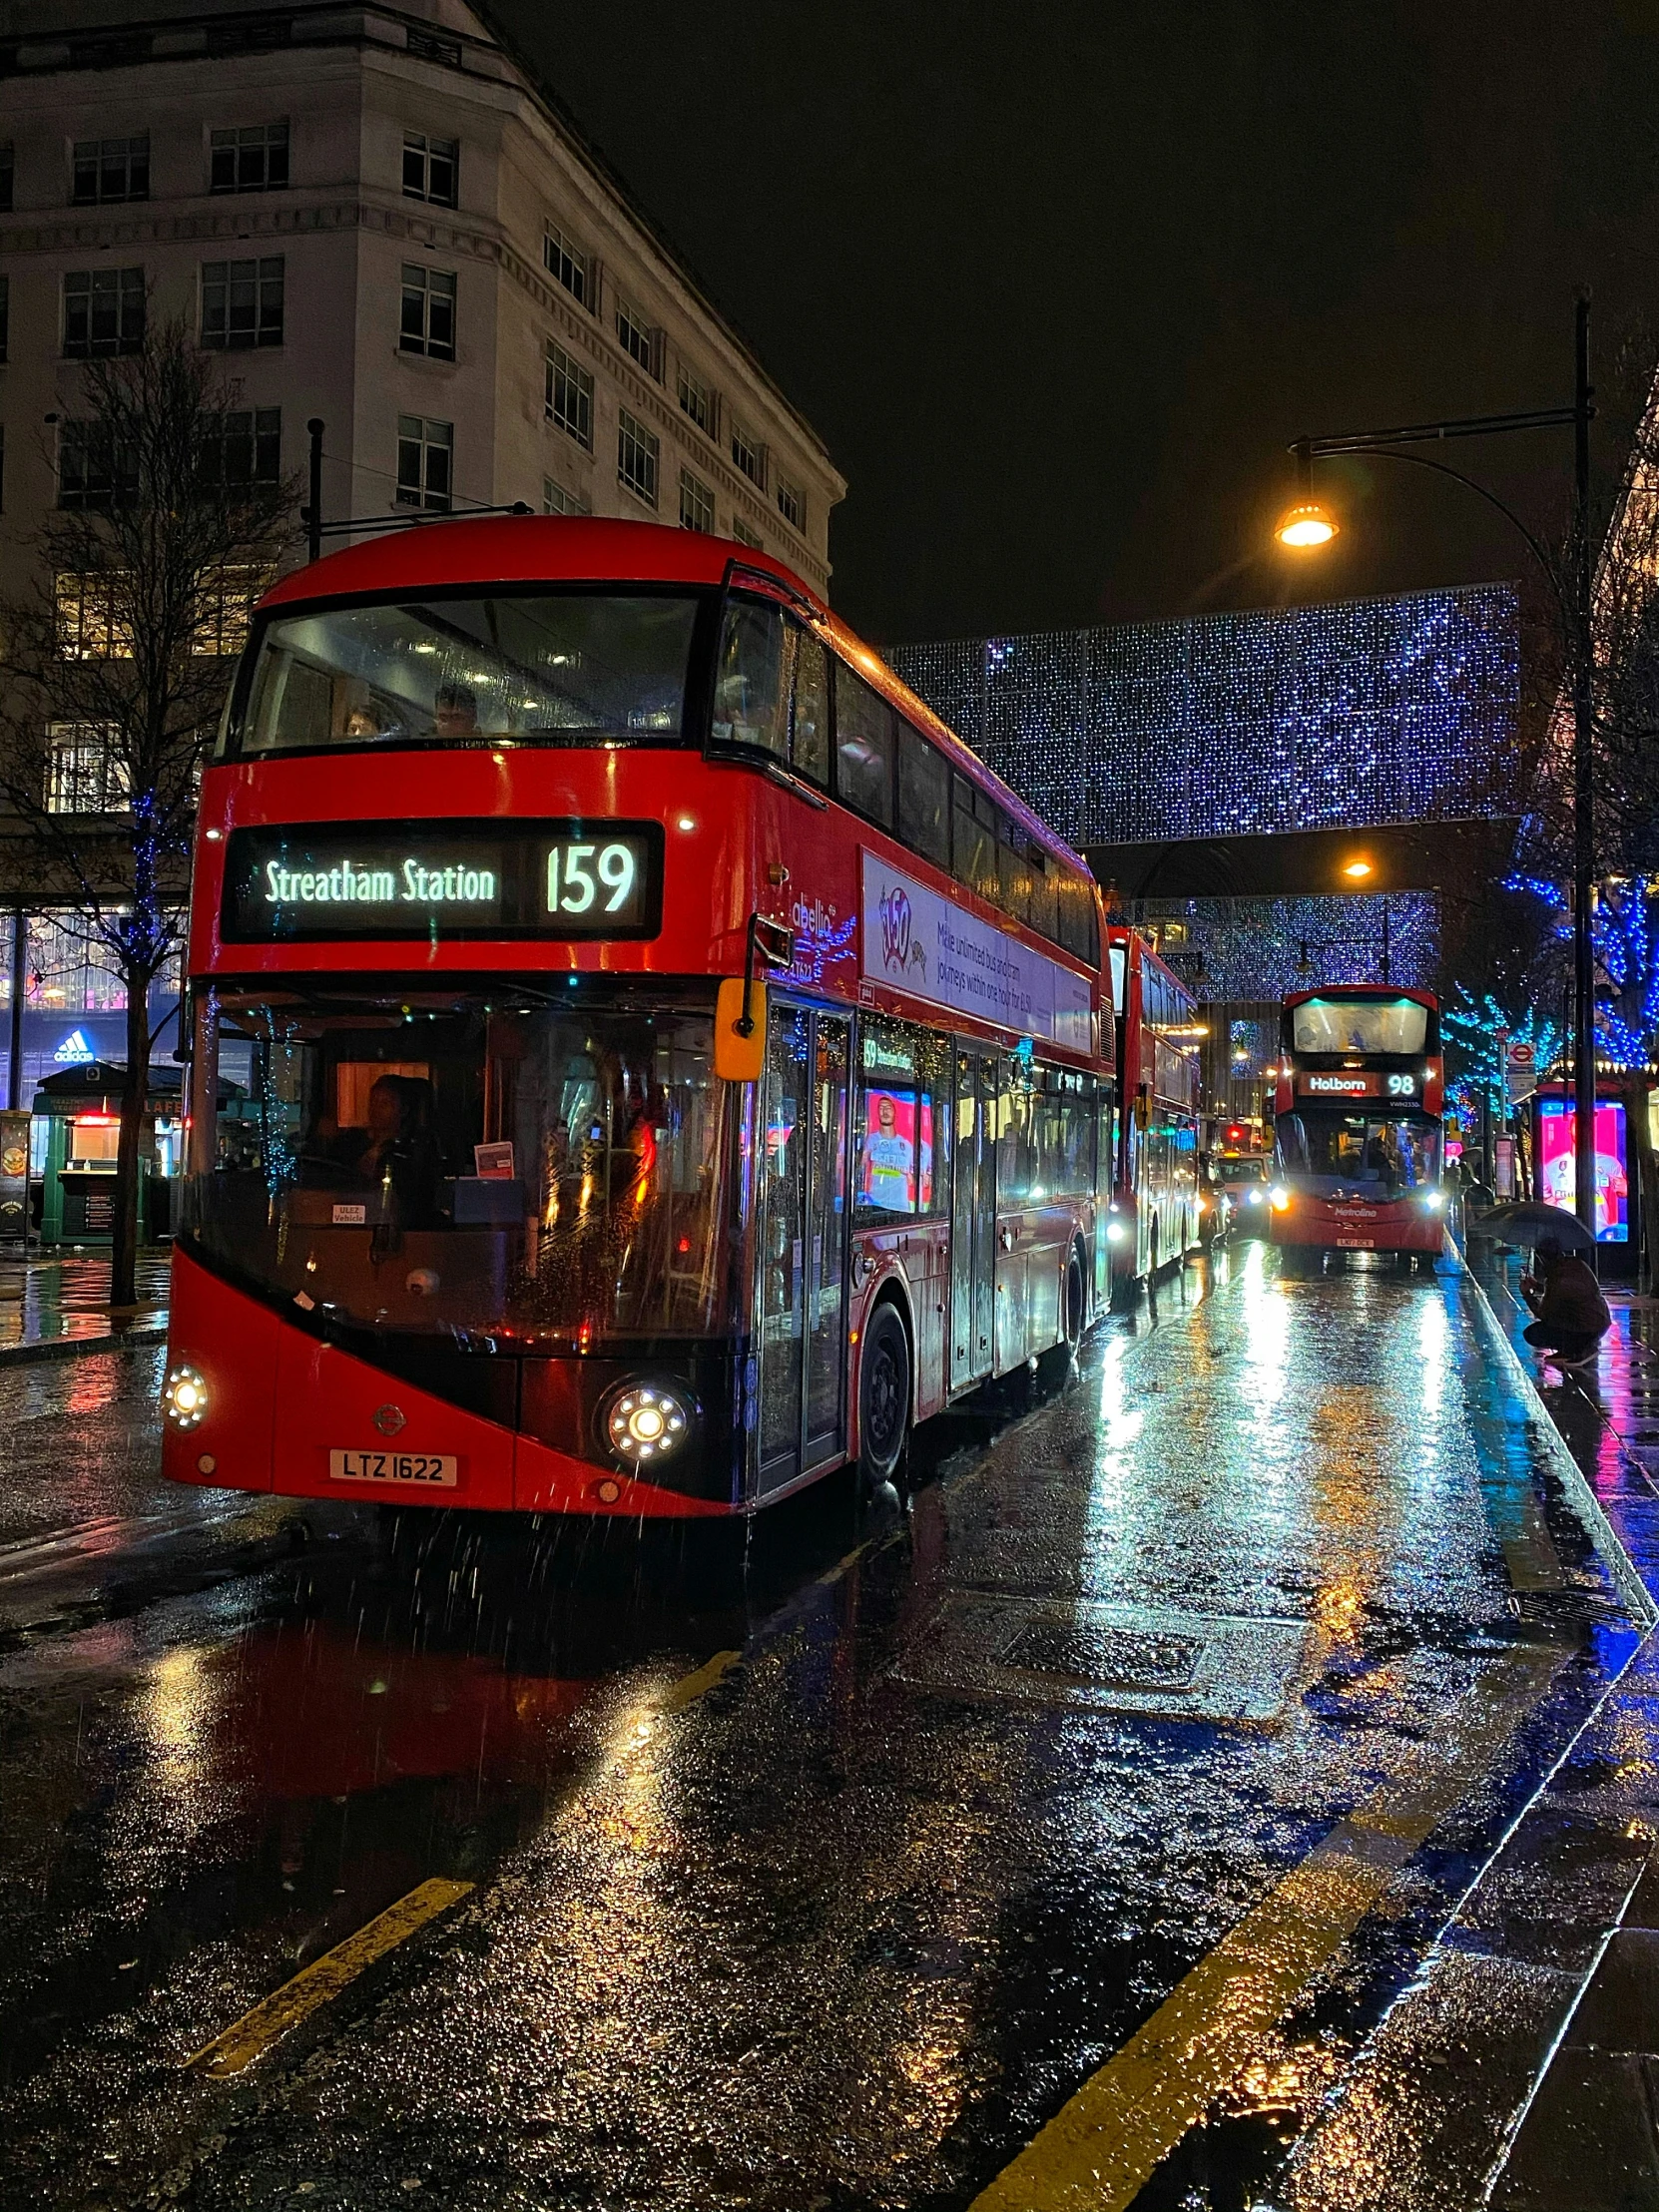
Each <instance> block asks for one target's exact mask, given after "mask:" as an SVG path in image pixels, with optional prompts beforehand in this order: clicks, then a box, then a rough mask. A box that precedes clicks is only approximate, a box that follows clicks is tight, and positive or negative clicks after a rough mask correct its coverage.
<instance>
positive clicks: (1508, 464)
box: [495, 0, 1659, 642]
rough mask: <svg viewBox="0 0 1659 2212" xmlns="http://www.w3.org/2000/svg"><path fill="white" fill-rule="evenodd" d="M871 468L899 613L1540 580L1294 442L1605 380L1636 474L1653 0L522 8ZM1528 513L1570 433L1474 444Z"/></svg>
mask: <svg viewBox="0 0 1659 2212" xmlns="http://www.w3.org/2000/svg"><path fill="white" fill-rule="evenodd" d="M495 12H496V14H497V16H498V18H499V20H500V21H501V24H502V27H503V29H504V30H506V31H507V32H509V34H510V35H512V36H514V37H515V38H517V39H518V40H519V41H520V42H521V43H522V44H523V46H524V48H525V49H526V51H527V52H528V53H530V54H531V55H532V56H534V57H535V58H536V59H537V60H538V62H539V63H540V66H541V67H542V69H543V70H544V72H545V74H546V76H547V78H548V81H549V82H550V84H552V85H553V86H554V88H555V89H556V90H557V91H558V93H559V95H560V96H561V97H562V99H563V100H564V101H565V102H566V104H567V105H568V106H569V107H570V109H571V110H572V111H573V112H574V114H575V116H576V117H577V119H578V120H579V122H580V123H581V125H582V127H583V128H584V130H585V131H586V132H587V134H588V135H589V137H590V138H591V139H592V140H593V141H594V143H595V144H596V145H597V146H598V147H599V148H600V149H601V150H602V151H603V152H604V153H605V155H606V156H607V157H608V158H609V159H610V161H611V162H612V163H613V164H614V166H615V167H616V168H617V169H618V170H619V171H620V172H621V173H622V175H623V176H624V177H625V178H626V179H627V180H628V181H629V183H630V185H631V186H632V188H633V190H634V192H635V194H636V195H637V197H638V198H639V199H640V200H641V202H642V203H643V204H644V205H645V206H646V207H647V208H648V209H649V210H651V211H652V213H653V214H654V215H655V216H656V218H657V219H658V220H659V222H660V223H661V225H662V227H663V229H664V230H665V231H666V232H667V234H668V235H669V236H670V237H671V238H672V239H674V240H675V242H676V243H677V244H678V246H679V247H680V249H681V250H682V252H683V253H684V255H685V257H686V258H687V260H688V261H689V263H690V265H691V267H692V268H693V269H694V270H695V271H696V272H697V273H698V274H699V275H700V276H701V277H702V278H703V280H704V281H705V283H706V284H707V286H708V288H709V289H710V291H711V292H712V294H713V296H714V297H715V299H716V300H717V301H718V302H719V303H720V304H721V305H722V306H723V307H724V308H725V310H726V311H727V313H728V314H729V315H730V316H731V317H732V319H733V320H734V321H735V323H736V324H737V325H738V327H739V328H740V329H741V330H743V331H744V333H745V334H746V335H747V336H748V337H749V339H750V340H751V342H752V343H753V344H754V346H755V347H756V349H757V351H758V352H759V354H760V356H761V358H762V359H763V360H764V361H765V362H766V363H767V365H768V367H769V368H770V369H771V370H772V372H773V374H774V375H775V376H776V377H777V378H778V380H779V381H780V383H781V384H782V385H783V386H784V388H785V389H786V390H787V391H788V392H789V393H790V394H791V396H792V397H793V398H794V400H795V401H796V403H797V404H798V405H799V406H800V407H801V408H802V410H803V411H804V412H805V414H806V415H807V417H808V418H809V420H810V421H812V422H813V423H814V424H815V425H816V427H817V428H818V429H819V431H820V433H821V434H822V435H823V437H824V438H825V440H826V442H827V443H828V445H829V447H830V452H831V453H832V454H833V456H834V458H835V460H836V462H837V464H838V466H839V467H840V468H841V470H842V472H843V473H844V474H845V476H846V477H847V479H848V481H849V486H850V489H849V491H848V495H847V498H846V500H845V502H844V504H843V505H842V506H841V507H840V508H839V509H838V510H837V512H836V515H835V517H834V520H833V522H832V525H831V539H830V545H831V555H832V558H833V562H834V582H833V586H832V591H833V596H834V598H835V601H836V603H837V605H838V606H839V607H840V609H841V610H842V612H843V613H844V614H845V615H846V616H847V617H848V619H849V620H850V621H851V622H852V623H853V624H854V625H855V626H856V627H858V628H859V629H861V630H862V631H863V632H864V633H865V634H866V635H868V636H870V637H872V638H875V639H878V640H881V641H883V642H898V641H903V640H914V639H922V638H937V637H952V636H964V635H974V634H978V633H980V632H984V631H996V630H1026V629H1040V628H1045V627H1051V626H1052V627H1064V626H1068V625H1072V624H1079V623H1087V622H1092V621H1099V620H1106V621H1119V620H1132V619H1136V618H1140V617H1147V616H1163V615H1177V614H1182V613H1187V612H1192V611H1197V610H1201V609H1205V608H1220V607H1240V606H1253V605H1265V604H1272V603H1275V602H1278V601H1281V600H1283V599H1285V598H1287V597H1325V596H1333V597H1335V596H1346V595H1349V594H1356V593H1366V592H1377V591H1390V590H1396V589H1406V588H1410V587H1412V586H1418V585H1428V584H1435V583H1443V582H1453V581H1466V580H1477V579H1487V578H1492V577H1499V576H1513V575H1518V574H1519V572H1520V568H1521V565H1522V562H1523V560H1524V554H1523V553H1522V552H1521V551H1520V549H1519V547H1518V544H1517V542H1516V541H1515V540H1514V539H1513V538H1512V537H1511V536H1510V535H1509V533H1508V532H1507V530H1506V528H1505V526H1504V525H1503V523H1502V522H1501V521H1500V520H1498V519H1497V518H1496V517H1493V516H1491V515H1490V514H1489V513H1488V511H1487V510H1486V509H1485V508H1484V507H1483V506H1482V505H1481V503H1480V502H1479V501H1478V500H1476V499H1475V498H1474V497H1473V496H1472V495H1471V494H1469V493H1466V492H1463V491H1460V490H1459V489H1458V488H1457V487H1456V486H1454V485H1443V484H1439V483H1437V482H1435V481H1434V480H1433V479H1431V478H1426V477H1423V476H1421V475H1420V474H1419V472H1417V471H1414V470H1411V469H1409V468H1408V467H1404V466H1401V465H1399V464H1397V463H1390V462H1387V461H1379V462H1376V463H1365V464H1360V463H1353V462H1350V463H1347V464H1345V470H1346V473H1345V474H1344V476H1343V477H1342V478H1340V479H1339V477H1338V476H1337V475H1336V474H1335V473H1333V474H1330V475H1323V476H1322V478H1321V482H1322V484H1323V486H1324V488H1325V489H1326V490H1327V491H1328V493H1330V494H1331V495H1332V497H1333V500H1334V503H1338V504H1340V505H1341V507H1342V510H1343V513H1344V518H1345V521H1346V523H1347V525H1348V527H1347V528H1346V530H1345V534H1344V536H1343V537H1342V538H1341V539H1340V540H1339V541H1338V547H1337V548H1336V549H1334V551H1333V553H1332V554H1330V555H1328V556H1326V557H1325V558H1324V559H1323V561H1322V562H1320V563H1319V564H1318V565H1315V566H1310V565H1308V564H1306V563H1305V564H1303V565H1302V566H1301V567H1300V568H1290V567H1289V566H1288V564H1287V562H1286V559H1285V557H1284V556H1283V555H1281V554H1279V553H1278V552H1277V551H1276V550H1275V551H1273V552H1271V553H1268V554H1264V553H1263V552H1262V550H1261V549H1262V547H1263V546H1264V545H1265V544H1266V543H1267V542H1268V529H1269V526H1270V525H1271V522H1272V520H1273V517H1274V515H1275V514H1276V513H1277V511H1278V509H1279V507H1280V506H1281V505H1282V504H1284V503H1285V501H1286V500H1287V499H1288V498H1289V496H1290V463H1289V461H1288V459H1287V457H1286V456H1285V453H1284V447H1285V445H1286V443H1287V442H1288V440H1289V439H1291V438H1292V437H1293V436H1295V434H1296V433H1297V432H1298V431H1299V430H1310V431H1313V432H1316V433H1318V432H1322V431H1341V430H1350V429H1360V428H1368V427H1375V426H1378V425H1382V424H1385V423H1395V422H1407V421H1418V420H1423V419H1427V418H1430V417H1436V416H1442V415H1460V414H1472V413H1482V412H1487V411H1491V410H1496V409H1502V408H1508V407H1520V406H1537V405H1547V404H1554V403H1558V402H1565V401H1566V400H1568V399H1570V397H1571V379H1572V295H1573V290H1574V287H1575V285H1576V284H1577V283H1578V282H1580V281H1588V282H1590V283H1591V284H1592V286H1593V287H1594V292H1595V301H1596V305H1595V315H1596V321H1595V326H1594V336H1595V343H1596V348H1597V359H1596V376H1597V381H1598V384H1599V385H1600V386H1601V387H1602V395H1603V398H1604V400H1605V401H1606V402H1607V403H1608V416H1607V420H1606V421H1605V422H1604V423H1603V424H1601V425H1598V433H1597V436H1598V465H1600V466H1603V467H1605V468H1608V469H1611V468H1613V467H1614V466H1615V465H1616V462H1617V458H1618V420H1617V418H1618V415H1619V413H1620V411H1621V409H1622V410H1623V411H1625V412H1626V413H1627V412H1628V409H1629V406H1630V404H1631V394H1632V393H1633V392H1634V391H1636V390H1637V389H1638V388H1639V387H1640V384H1641V383H1642V382H1643V381H1645V376H1646V374H1647V371H1648V368H1649V367H1650V366H1651V359H1652V340H1651V336H1650V335H1649V334H1648V333H1650V332H1651V330H1652V327H1653V325H1654V323H1655V322H1656V321H1659V6H1655V5H1652V4H1641V5H1638V4H1637V0H1624V4H1614V0H1569V4H1567V5H1561V4H1560V0H1548V4H1543V0H1524V4H1520V5H1516V4H1513V0H1511V4H1508V5H1501V6H1499V5H1485V4H1482V5H1470V4H1467V0H1454V4H1452V5H1450V6H1447V5H1445V4H1444V0H1441V4H1439V5H1412V6H1407V5H1399V4H1393V5H1388V4H1381V5H1377V4H1374V5H1356V4H1353V0H1318V4H1315V5H1297V4H1294V0H1209V4H1198V0H1144V4H1142V5H1140V6H1124V5H1116V6H1114V5H1110V4H1104V5H1103V4H1100V0H1096V4H1094V5H1077V6H1069V5H1068V6H1056V5H1037V6H1031V5H1025V6H1016V5H1012V4H1008V0H1004V4H1003V5H1001V6H991V7H964V6H961V5H956V6H953V7H950V8H945V9H941V8H939V7H937V6H924V5H916V4H914V0H881V4H879V5H872V4H869V0H856V4H851V5H841V6H838V7H836V8H834V9H832V10H831V9H823V10H818V9H812V10H809V9H793V10H792V9H783V8H776V9H767V10H760V9H750V10H731V11H720V10H716V11H713V12H712V13H711V11H709V10H708V9H696V8H688V7H686V6H685V5H684V0H675V4H672V5H671V4H668V0H629V5H628V6H626V7H616V8H611V9H599V8H582V9H560V10H558V11H557V12H554V11H552V10H549V9H547V8H546V7H545V6H542V5H537V4H533V0H495ZM1448 457H1449V458H1454V459H1455V460H1456V461H1457V462H1458V464H1459V465H1462V466H1466V467H1468V468H1470V469H1471V470H1472V471H1474V472H1477V473H1480V474H1481V475H1483V476H1484V478H1485V479H1486V481H1488V482H1489V483H1490V484H1491V485H1492V487H1493V488H1494V489H1495V490H1497V491H1498V492H1499V493H1500V494H1501V495H1503V496H1504V497H1506V498H1507V499H1509V500H1510V502H1511V503H1512V504H1514V505H1516V506H1518V507H1519V508H1520V509H1521V510H1522V511H1523V512H1524V513H1525V515H1526V517H1527V519H1528V520H1529V521H1530V522H1531V523H1532V524H1533V525H1534V527H1539V528H1545V529H1552V528H1554V527H1556V526H1557V525H1558V524H1559V522H1560V521H1561V520H1562V518H1563V517H1564V500H1565V488H1566V484H1567V478H1568V472H1569V471H1570V467H1571V434H1570V432H1568V431H1553V432H1541V433H1535V434H1532V435H1529V436H1527V437H1525V438H1514V439H1507V440H1490V441H1484V442H1482V443H1481V444H1480V445H1478V446H1476V445H1472V444H1471V445H1464V446H1463V447H1461V448H1460V450H1459V451H1458V452H1457V453H1456V454H1454V455H1449V456H1448Z"/></svg>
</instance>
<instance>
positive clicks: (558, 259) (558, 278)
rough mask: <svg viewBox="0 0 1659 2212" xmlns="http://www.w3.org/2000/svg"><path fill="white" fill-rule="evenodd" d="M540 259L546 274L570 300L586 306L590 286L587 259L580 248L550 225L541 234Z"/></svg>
mask: <svg viewBox="0 0 1659 2212" xmlns="http://www.w3.org/2000/svg"><path fill="white" fill-rule="evenodd" d="M541 258H542V260H543V261H544V262H545V263H546V264H547V274H548V275H549V276H550V277H552V279H553V281H554V282H555V283H556V284H563V286H564V287H565V289H566V291H568V292H569V294H570V296H571V297H572V299H575V300H578V301H579V302H580V303H581V305H583V306H584V307H585V306H587V305H588V303H589V298H590V293H591V289H592V287H591V284H590V280H589V274H588V257H587V256H586V254H584V253H583V252H582V250H581V248H580V247H578V246H573V245H572V244H571V242H570V240H569V239H567V238H566V237H565V235H564V233H563V231H560V230H557V229H556V228H555V227H554V226H553V225H552V224H551V223H550V224H548V226H547V228H546V230H545V231H544V232H543V233H542V241H541Z"/></svg>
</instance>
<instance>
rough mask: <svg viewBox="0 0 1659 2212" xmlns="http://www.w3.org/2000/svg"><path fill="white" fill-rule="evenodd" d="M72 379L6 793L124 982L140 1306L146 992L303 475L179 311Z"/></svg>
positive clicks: (177, 940)
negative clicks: (238, 660) (207, 767)
mask: <svg viewBox="0 0 1659 2212" xmlns="http://www.w3.org/2000/svg"><path fill="white" fill-rule="evenodd" d="M125 311H126V310H125V309H123V313H125ZM147 314H148V303H147ZM65 386H66V388H65V393H64V412H63V418H62V420H61V421H60V419H59V417H58V416H56V415H49V416H48V417H47V420H48V422H49V423H54V424H56V425H57V430H56V450H55V453H54V454H53V456H52V457H53V459H54V462H55V465H56V469H57V476H58V487H59V489H58V504H57V506H56V507H55V508H53V509H52V510H51V511H50V513H49V514H48V515H47V518H46V520H45V521H44V522H43V523H42V524H41V525H40V527H39V528H38V529H37V530H36V531H35V532H34V534H33V541H32V550H33V552H34V554H35V580H34V584H33V587H32V588H31V589H30V590H29V591H28V592H27V593H26V594H25V595H24V596H22V597H21V598H19V599H17V600H14V601H12V602H11V603H9V604H8V605H6V606H4V607H0V675H3V678H4V682H3V683H0V804H3V806H4V810H5V812H6V813H7V814H8V815H9V816H10V817H11V818H12V821H13V825H14V829H13V833H14V834H15V835H17V836H18V837H20V838H22V839H24V840H26V850H27V851H28V854H29V857H30V859H31V861H32V863H33V865H34V867H35V870H36V880H37V881H38V882H39V884H40V886H41V891H42V893H43V894H44V895H45V896H48V897H50V898H51V899H52V901H53V902H54V903H55V904H62V905H64V906H67V907H69V908H70V909H71V911H72V912H73V915H74V917H75V918H74V931H75V934H76V935H77V936H78V937H79V938H80V940H81V941H82V943H83V944H85V945H87V946H88V947H90V948H91V949H92V950H93V951H95V952H96V953H97V954H98V955H99V958H100V964H102V965H105V966H107V967H109V968H110V969H112V970H113V971H114V972H115V973H116V974H117V975H119V976H120V978H121V981H122V986H123V989H124V991H125V994H126V1001H127V1057H126V1068H125V1074H124V1077H123V1083H122V1093H121V1130H120V1139H119V1147H118V1151H117V1156H116V1175H115V1190H114V1194H113V1196H114V1222H113V1236H112V1251H111V1261H110V1302H111V1304H112V1305H114V1306H125V1305H130V1304H131V1302H132V1299H133V1294H134V1271H135V1268H136V1265H137V1257H138V1227H139V1208H138V1194H139V1181H140V1177H141V1175H142V1174H143V1172H144V1159H143V1145H144V1129H145V1106H146V1100H147V1098H148V1095H149V1089H150V1055H151V1047H152V1044H153V1042H154V1037H153V1035H152V1030H151V1003H150V1002H151V998H152V995H153V993H154V992H155V990H156V988H157V986H158V983H159V980H160V979H161V978H162V977H163V976H164V975H165V974H166V973H167V970H168V968H169V967H170V965H171V964H172V963H173V961H174V960H175V959H176V958H177V957H178V954H179V951H180V948H181V946H182V943H183V940H184V929H185V901H186V896H187V889H188V881H189V867H190V846H191V836H192V832H193V830H194V828H195V823H196V792H197V783H198V779H199V777H200V774H201V769H202V765H203V763H204V761H205V760H206V759H207V757H208V754H209V752H210V750H211V749H212V746H213V739H214V729H215V725H216V724H217V722H218V720H219V713H220V709H221V706H222V705H223V703H224V697H225V688H226V684H227V682H228V680H229V678H230V674H231V667H232V662H233V660H234V657H235V655H236V654H237V653H238V652H240V650H241V648H242V644H243V639H244V636H245V634H246V632H247V627H248V616H249V609H250V608H251V606H252V604H253V602H254V601H255V600H256V599H257V598H258V597H259V595H260V593H261V591H262V590H263V589H264V588H265V586H266V584H267V583H268V582H269V581H270V579H271V577H272V575H273V574H274V573H275V571H276V569H277V564H278V562H279V561H280V560H281V559H282V558H283V556H284V555H285V554H286V553H287V552H288V551H289V550H290V549H291V543H292V535H293V508H294V503H295V496H296V493H297V488H298V487H297V483H296V482H294V481H293V480H290V479H285V478H283V477H282V476H281V474H280V472H279V470H278V468H277V455H276V453H275V451H272V452H270V453H269V454H267V453H265V452H263V451H262V449H261V443H260V440H259V439H258V438H257V437H256V436H255V434H254V433H255V421H256V418H255V414H254V412H253V410H251V409H250V408H249V407H248V406H247V404H246V401H245V399H244V395H243V390H242V386H241V384H240V382H239V380H238V379H237V378H236V377H235V376H233V375H230V374H229V373H228V372H227V371H226V369H225V367H224V365H223V363H222V362H220V361H219V360H218V359H216V357H215V356H214V355H213V354H211V353H205V352H203V351H202V350H201V348H200V347H199V346H198V345H197V343H196V339H195V335H194V333H193V331H192V330H191V329H190V328H189V327H188V325H186V324H185V323H183V322H181V321H177V320H171V321H163V322H160V323H158V322H155V321H148V322H147V323H143V322H141V325H140V328H139V330H138V332H137V333H136V334H135V336H134V338H133V342H132V345H131V348H130V349H126V350H123V351H122V352H121V353H119V354H113V355H111V356H109V357H102V356H101V357H99V358H97V359H93V360H89V361H87V362H85V364H84V365H81V364H71V366H70V367H68V368H66V370H65Z"/></svg>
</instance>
